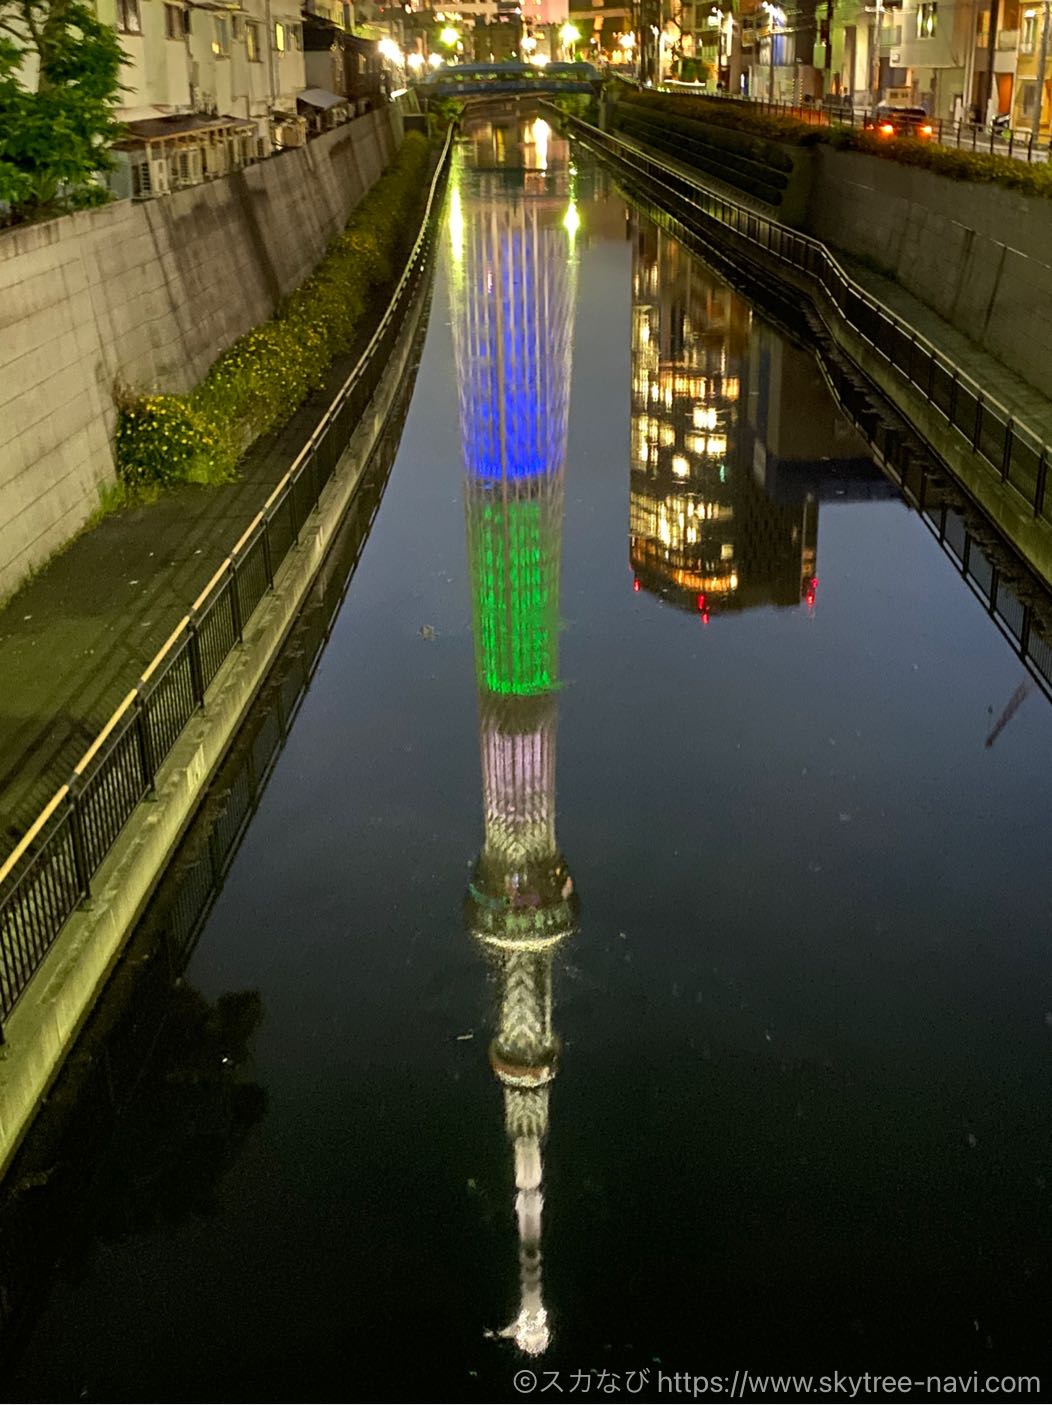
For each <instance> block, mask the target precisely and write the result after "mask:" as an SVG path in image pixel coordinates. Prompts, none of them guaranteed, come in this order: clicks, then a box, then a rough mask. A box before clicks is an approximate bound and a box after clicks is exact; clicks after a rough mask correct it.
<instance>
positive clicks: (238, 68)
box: [98, 0, 306, 196]
mask: <svg viewBox="0 0 1052 1405" xmlns="http://www.w3.org/2000/svg"><path fill="white" fill-rule="evenodd" d="M98 13H99V18H100V19H102V20H104V21H106V22H108V23H110V24H112V25H113V26H114V28H115V29H116V30H117V33H118V35H119V38H120V42H121V48H122V49H123V50H124V54H125V63H124V65H123V67H122V69H121V83H122V84H123V88H124V91H123V93H122V101H121V105H120V107H119V108H118V110H117V115H118V117H119V118H120V119H121V121H123V122H124V123H125V124H126V126H127V128H128V136H127V138H126V139H125V140H124V141H123V142H121V143H120V144H119V146H118V149H117V155H118V159H119V168H118V170H117V172H116V173H115V174H114V177H113V181H112V183H113V187H114V190H115V192H116V193H117V194H119V195H135V196H145V195H152V194H160V193H163V192H164V191H166V190H171V189H175V188H178V187H179V186H182V185H192V184H196V182H197V181H200V180H203V179H206V178H208V177H209V176H214V175H224V174H226V172H227V171H229V170H231V169H236V168H237V167H238V166H240V165H243V164H245V162H247V161H251V160H255V159H257V158H258V157H260V156H264V155H267V154H268V153H269V152H270V151H272V150H274V149H275V148H280V147H281V146H283V145H299V144H300V143H301V142H302V141H303V140H304V124H303V122H302V119H300V118H298V117H297V115H296V106H297V102H296V100H297V95H298V94H299V93H301V92H302V91H303V89H304V88H305V87H306V76H305V70H304V56H303V24H302V19H301V15H300V8H299V5H298V4H297V3H296V0H243V3H225V2H224V0H98Z"/></svg>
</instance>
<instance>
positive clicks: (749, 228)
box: [559, 114, 1052, 521]
mask: <svg viewBox="0 0 1052 1405" xmlns="http://www.w3.org/2000/svg"><path fill="white" fill-rule="evenodd" d="M559 115H560V117H561V118H562V119H563V120H564V121H567V122H569V124H570V125H571V127H572V129H573V130H575V131H576V132H577V133H578V134H579V135H580V136H582V137H584V138H585V139H586V140H587V141H589V142H591V143H592V144H593V145H594V146H597V147H598V148H599V149H600V150H603V151H605V152H606V153H607V154H608V155H609V156H611V157H613V159H614V160H615V161H616V162H618V163H619V164H620V165H622V166H623V167H626V168H628V169H629V170H630V171H631V172H634V173H635V174H637V175H642V176H643V177H644V178H645V180H646V183H647V185H648V187H649V188H652V189H655V190H658V191H661V192H663V193H664V196H665V199H666V201H669V202H671V206H672V209H673V213H676V212H677V211H678V212H680V213H682V214H684V215H685V216H686V219H687V222H688V223H690V222H691V221H694V222H695V223H696V222H698V221H701V222H702V223H703V224H704V223H708V224H709V225H713V224H715V225H717V226H718V227H719V231H720V233H721V235H723V236H726V234H727V233H728V232H729V233H731V234H732V235H733V236H735V237H736V238H737V239H738V240H740V241H741V242H743V243H744V244H745V245H747V246H748V248H747V253H748V252H752V251H755V250H759V251H761V252H762V253H763V254H764V255H766V256H767V257H768V258H773V259H775V260H776V261H777V262H778V263H781V264H784V265H785V266H787V267H789V268H791V269H793V270H794V271H795V272H798V273H803V274H805V275H806V276H807V277H808V279H810V280H811V281H812V282H814V283H817V284H818V285H819V287H820V288H821V289H822V291H823V292H824V293H825V295H826V297H827V298H828V299H829V300H830V302H831V303H832V304H833V305H834V307H835V308H836V310H837V312H838V313H839V314H840V316H841V317H842V318H843V320H844V321H845V322H846V323H847V324H848V325H849V326H850V327H852V328H853V329H854V330H855V331H856V332H857V333H858V334H859V335H860V336H861V337H862V338H863V339H864V340H865V341H866V342H867V343H868V344H869V345H870V346H871V347H872V348H873V349H874V350H875V351H876V352H877V353H878V354H879V355H880V356H881V357H882V358H883V360H884V361H886V362H887V364H888V365H889V366H890V367H892V368H893V369H894V370H895V371H896V372H897V374H898V375H899V376H900V377H901V378H902V379H903V380H905V381H906V382H908V383H909V384H910V385H911V386H913V388H914V389H915V390H918V391H920V393H921V394H922V395H923V397H924V398H925V400H927V401H928V403H929V404H930V405H932V406H933V407H934V408H935V409H936V410H937V411H938V412H939V415H940V416H941V417H942V419H944V420H945V421H946V423H947V424H948V425H950V426H951V427H952V428H953V429H955V430H956V431H957V432H958V434H959V435H960V436H961V438H962V439H963V440H964V441H965V443H966V444H967V446H968V447H969V448H970V449H972V450H973V451H974V452H975V453H976V454H977V455H978V456H979V457H980V458H981V459H983V460H984V461H985V463H986V464H987V465H988V467H990V468H991V469H992V470H993V471H994V472H995V473H996V474H997V476H998V478H999V479H1000V480H1001V481H1002V482H1003V483H1005V484H1007V486H1008V487H1009V488H1010V489H1011V490H1012V491H1013V492H1014V493H1015V494H1016V495H1017V496H1018V497H1019V498H1020V499H1021V500H1022V501H1023V502H1024V503H1025V504H1026V505H1027V507H1028V508H1029V509H1030V510H1031V511H1032V513H1033V515H1034V516H1035V517H1038V518H1043V519H1044V520H1046V521H1052V502H1050V501H1049V500H1048V498H1047V495H1046V483H1047V477H1048V463H1049V456H1050V450H1049V448H1048V446H1047V445H1045V444H1044V443H1042V441H1041V440H1040V439H1039V438H1038V436H1037V435H1036V434H1034V433H1033V431H1032V430H1030V429H1028V428H1027V427H1026V426H1025V425H1023V424H1020V423H1019V422H1018V420H1016V419H1015V418H1014V416H1013V415H1012V413H1011V412H1010V411H1009V410H1007V409H1006V408H1005V407H1004V406H1003V405H1002V404H1000V402H999V401H997V400H996V399H995V398H994V397H993V396H992V395H990V394H989V392H988V391H985V390H983V388H982V387H981V386H980V385H979V384H978V383H977V382H976V381H974V380H972V378H971V377H970V376H969V375H968V374H967V373H966V372H964V371H962V370H961V369H960V368H959V367H958V366H955V365H954V364H953V362H952V361H950V359H949V358H948V357H947V356H945V355H944V354H943V353H942V352H941V351H939V350H938V348H937V347H935V346H934V345H933V344H932V343H931V342H929V341H928V340H927V339H926V338H925V337H924V336H922V335H921V333H919V332H917V331H915V330H914V329H913V328H912V327H911V326H909V324H908V323H907V322H905V321H904V320H903V319H902V318H900V317H898V316H897V315H896V314H895V313H893V312H891V311H890V310H889V309H888V308H886V307H884V306H883V305H882V304H881V303H879V302H877V300H876V299H875V298H873V297H871V296H870V294H869V293H867V292H866V291H865V289H863V288H862V287H860V286H859V285H858V284H857V283H855V282H854V281H853V280H852V279H851V278H850V277H849V276H848V274H847V273H845V272H844V270H843V269H842V268H841V267H840V265H839V264H838V263H837V261H836V259H834V258H833V256H832V254H830V252H829V250H828V249H827V248H826V246H825V245H824V244H822V243H820V242H819V241H818V240H817V239H812V238H810V237H809V236H808V235H806V234H800V233H799V232H798V231H797V230H795V229H790V228H788V226H786V225H784V224H779V223H778V222H777V221H776V220H773V219H769V218H768V217H767V216H766V215H762V214H760V213H759V212H758V211H756V210H751V209H749V208H748V207H747V206H744V205H739V204H737V203H735V202H734V201H733V200H729V199H727V198H726V196H723V195H719V194H717V193H715V192H714V191H710V190H706V189H705V188H704V187H703V186H701V185H699V184H698V183H697V182H695V181H692V180H690V179H689V178H688V177H687V176H685V175H683V174H682V173H681V172H679V171H677V170H674V169H673V168H672V167H670V166H668V165H666V164H665V163H664V162H662V161H660V160H658V159H656V158H655V157H654V156H652V155H650V154H648V153H647V152H646V151H644V150H642V149H641V148H640V147H639V146H638V145H637V144H635V143H629V142H626V141H624V140H623V139H621V138H619V137H616V136H613V135H611V134H610V133H608V132H601V131H600V130H599V129H598V128H596V127H593V126H591V125H589V124H588V123H586V122H581V121H580V120H579V119H578V118H571V117H565V116H564V115H563V114H559Z"/></svg>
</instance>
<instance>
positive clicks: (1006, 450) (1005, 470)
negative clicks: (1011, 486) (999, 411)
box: [1001, 415, 1012, 483]
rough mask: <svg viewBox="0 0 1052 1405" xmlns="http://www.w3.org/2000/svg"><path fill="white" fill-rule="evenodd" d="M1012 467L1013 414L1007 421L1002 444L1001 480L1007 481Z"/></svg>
mask: <svg viewBox="0 0 1052 1405" xmlns="http://www.w3.org/2000/svg"><path fill="white" fill-rule="evenodd" d="M1011 468H1012V416H1011V415H1009V416H1008V419H1007V420H1006V421H1005V437H1004V443H1003V444H1002V446H1001V482H1002V483H1007V482H1008V478H1009V474H1010V472H1011Z"/></svg>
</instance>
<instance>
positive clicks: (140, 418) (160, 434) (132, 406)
mask: <svg viewBox="0 0 1052 1405" xmlns="http://www.w3.org/2000/svg"><path fill="white" fill-rule="evenodd" d="M201 449H202V436H201V431H200V426H199V425H198V424H197V423H196V422H195V419H194V416H193V413H192V411H191V409H190V406H189V404H188V403H187V400H186V398H185V397H184V396H182V395H140V396H134V397H132V396H128V395H121V396H119V397H118V413H117V442H116V452H117V462H118V464H119V465H120V471H121V478H122V479H123V480H124V482H125V483H126V484H127V485H128V486H129V487H130V488H140V487H145V486H146V485H147V484H150V483H174V482H176V481H178V480H179V479H181V478H185V477H186V476H187V475H188V473H189V470H190V468H191V465H192V464H193V461H194V458H195V457H196V455H197V454H198V453H199V452H201Z"/></svg>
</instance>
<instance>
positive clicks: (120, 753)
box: [0, 128, 453, 1040]
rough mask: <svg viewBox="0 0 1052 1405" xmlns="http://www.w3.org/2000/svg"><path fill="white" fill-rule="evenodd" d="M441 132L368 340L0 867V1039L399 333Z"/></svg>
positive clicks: (218, 661)
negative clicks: (399, 263) (401, 266)
mask: <svg viewBox="0 0 1052 1405" xmlns="http://www.w3.org/2000/svg"><path fill="white" fill-rule="evenodd" d="M452 140H453V130H452V128H451V129H450V131H449V132H448V133H447V136H446V142H445V146H444V147H443V150H442V154H441V158H440V160H439V163H438V167H437V169H436V171H435V175H434V178H433V180H432V183H431V188H430V191H429V193H428V198H427V205H426V208H425V212H424V218H423V223H422V226H421V229H420V233H419V235H418V237H417V240H416V243H415V244H414V246H413V249H412V252H411V254H410V256H409V259H408V261H407V263H406V266H405V270H404V272H403V274H402V277H401V279H400V280H399V283H398V286H397V288H396V289H395V291H394V294H393V295H392V298H391V301H390V303H389V304H388V307H387V309H386V311H385V312H384V315H383V317H382V319H381V321H380V324H379V326H378V327H377V329H376V331H375V333H374V334H373V337H372V339H371V341H370V342H369V345H368V346H367V347H366V349H365V351H364V352H363V353H362V356H361V358H360V359H359V361H358V363H357V365H356V366H355V367H354V369H353V370H352V371H351V374H350V375H349V376H348V378H347V380H346V381H345V382H344V384H343V386H342V387H341V389H340V391H339V393H338V394H337V396H336V398H335V399H334V401H333V403H332V405H331V406H330V407H329V409H328V410H327V411H326V413H325V415H324V416H323V418H322V420H321V422H320V423H319V424H318V426H317V428H316V429H315V431H314V433H313V434H312V435H311V437H310V439H309V440H308V441H307V443H306V445H305V446H304V448H303V449H302V451H301V452H300V454H299V455H298V457H297V458H296V460H295V462H294V463H293V465H292V467H291V468H290V469H289V471H288V473H286V474H285V476H284V477H283V478H282V480H281V482H280V483H279V484H278V485H277V487H276V488H275V489H274V491H273V492H272V493H271V495H270V497H269V498H268V499H267V501H266V503H265V504H264V505H263V508H262V510H261V511H260V512H259V513H258V514H257V515H256V517H255V518H254V519H253V521H252V522H251V523H250V524H249V526H248V527H247V528H246V529H245V531H244V533H243V534H242V536H241V539H240V540H239V541H238V543H237V545H236V546H235V547H234V549H233V551H232V552H231V553H230V555H229V556H228V557H227V559H226V560H225V561H224V562H223V564H222V565H221V566H220V567H219V569H218V570H217V571H216V573H215V575H214V576H213V577H212V579H211V580H210V581H209V583H208V584H207V585H206V586H205V588H204V590H203V591H202V592H201V594H200V595H199V596H198V597H197V599H196V600H195V601H194V604H193V607H192V608H191V610H190V612H189V613H188V614H187V615H185V616H184V617H183V619H182V620H180V622H179V624H178V625H177V626H176V628H175V630H174V631H173V632H172V634H171V636H170V637H169V639H168V640H167V642H166V643H165V644H164V646H163V647H162V648H161V650H160V651H159V653H158V654H157V655H156V656H155V658H154V659H153V661H152V662H151V663H150V665H149V667H148V668H147V669H146V671H145V673H144V674H143V675H142V677H141V679H140V680H139V682H138V684H137V685H136V687H135V688H134V689H132V691H131V692H129V693H128V695H127V697H126V698H125V699H124V701H123V702H122V703H121V705H120V706H119V707H118V708H117V710H116V712H114V714H113V716H112V717H111V718H110V720H109V721H108V722H107V724H106V726H105V727H104V728H103V730H102V732H101V733H100V735H99V736H98V738H97V739H96V740H95V742H94V743H93V744H92V746H91V747H90V748H89V750H88V751H87V753H86V754H85V756H84V757H83V758H82V760H81V761H80V763H79V764H78V765H77V767H76V768H75V770H74V772H73V775H72V776H71V777H70V780H69V781H68V783H67V784H66V785H64V786H62V787H61V789H60V790H59V791H58V792H57V793H56V795H55V796H53V798H52V799H51V801H50V802H49V803H48V805H47V806H46V807H45V808H44V810H43V811H42V812H41V814H40V815H39V816H38V818H37V819H36V821H35V822H34V823H33V825H32V826H31V827H30V829H29V831H28V832H27V833H26V835H25V836H24V837H23V839H22V841H21V842H20V844H19V845H18V847H17V848H16V849H15V850H14V852H13V853H12V854H11V855H10V857H9V858H8V859H7V860H6V861H5V862H4V864H3V865H2V866H0V1040H2V1038H3V1021H4V1020H6V1018H7V1016H8V1015H9V1014H10V1013H11V1010H12V1009H13V1008H14V1006H15V1004H16V1002H17V1001H18V999H19V997H20V996H21V995H22V994H23V992H24V991H25V989H26V986H27V985H28V984H29V981H30V980H31V978H32V976H33V973H34V972H35V971H36V970H37V969H38V967H39V966H40V963H41V962H42V961H43V959H44V957H45V956H46V955H47V952H48V951H49V949H50V947H51V945H52V943H53V942H54V940H55V938H56V937H57V936H58V934H59V932H60V931H61V930H62V928H63V926H64V925H65V924H66V922H67V921H68V920H69V918H70V917H71V916H72V914H73V912H74V911H75V910H76V909H77V907H78V906H80V904H81V903H83V902H84V901H86V900H88V899H90V897H91V884H92V880H93V878H94V875H95V874H96V872H97V871H98V869H99V866H100V865H101V864H102V862H103V860H104V859H105V857H106V855H107V853H108V852H109V850H110V848H111V847H112V845H113V843H114V841H115V840H116V839H117V837H118V835H119V834H120V833H121V831H122V829H123V828H124V826H125V825H126V824H127V822H128V820H129V819H130V818H131V815H132V813H133V811H134V810H135V808H136V806H137V805H138V804H139V802H140V801H141V800H143V799H144V798H145V797H147V796H148V795H150V794H152V793H153V792H154V790H155V789H156V783H157V774H158V771H159V769H160V767H161V765H162V764H163V762H164V760H165V758H166V757H167V756H168V754H169V752H170V751H171V750H172V747H173V746H174V745H175V743H176V741H177V740H178V738H179V736H180V735H181V733H182V731H183V729H184V728H185V726H186V725H187V723H188V722H189V721H190V719H191V718H192V717H193V716H194V714H195V713H196V712H197V711H198V710H199V709H201V708H203V707H204V705H205V699H206V695H207V692H208V689H209V687H210V685H211V684H212V682H213V680H214V679H215V677H216V675H217V674H218V672H219V670H220V668H221V667H222V665H223V663H224V661H225V660H226V658H227V657H228V656H229V654H230V653H231V652H232V651H233V650H234V648H235V647H236V646H237V645H239V644H240V643H242V641H243V639H244V631H245V625H246V623H247V622H248V621H249V620H250V619H251V617H252V615H253V613H254V612H255V610H256V609H257V608H258V606H259V605H260V603H261V602H262V600H263V599H264V597H265V596H266V595H267V594H268V592H269V591H270V590H271V589H272V588H273V585H274V577H275V573H276V571H277V570H278V568H279V567H280V566H281V564H282V562H283V561H284V559H285V557H286V556H287V555H288V553H289V552H290V551H291V550H292V549H293V548H294V547H296V546H297V545H298V543H299V539H300V535H301V533H302V531H303V529H304V526H305V524H306V522H307V519H308V517H309V516H310V514H311V513H312V511H313V510H314V508H315V506H316V505H317V503H318V499H319V497H320V495H321V492H322V490H323V489H324V487H325V486H326V484H327V483H328V482H329V480H330V478H331V477H332V475H333V472H334V471H335V469H336V465H337V464H338V462H339V460H340V458H341V457H342V455H343V453H344V450H345V449H346V446H347V444H348V441H349V440H350V437H351V434H352V433H353V430H354V427H355V425H356V424H357V423H358V421H359V419H360V418H361V416H362V413H363V411H364V410H365V408H366V406H367V405H368V403H369V401H370V400H371V398H372V396H373V393H374V391H375V390H376V387H377V385H378V383H379V381H380V378H381V376H382V375H383V371H384V368H385V366H386V364H387V361H388V359H389V357H390V355H391V352H392V351H393V349H394V346H395V344H396V342H397V340H398V338H399V336H400V335H401V331H402V326H403V323H404V320H405V315H406V313H407V311H408V310H409V309H410V308H411V307H412V306H413V304H414V302H415V299H416V297H417V294H418V292H419V290H420V288H421V285H422V283H423V282H424V280H425V279H426V278H427V277H428V275H429V271H430V264H431V255H432V251H433V247H434V240H435V232H436V228H437V224H438V220H439V217H440V210H441V199H440V196H441V190H442V186H443V183H444V181H445V176H446V172H447V170H448V164H449V153H450V150H451V147H452Z"/></svg>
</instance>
